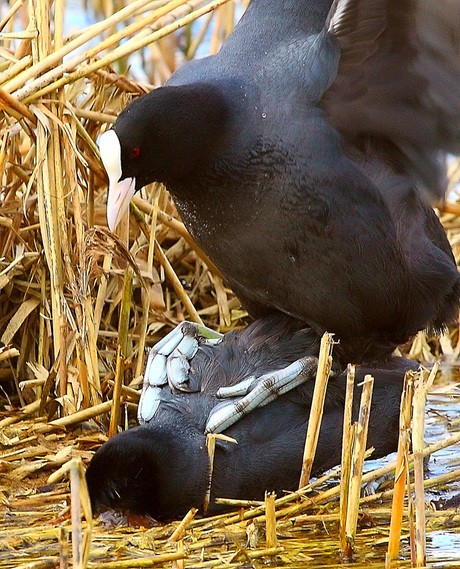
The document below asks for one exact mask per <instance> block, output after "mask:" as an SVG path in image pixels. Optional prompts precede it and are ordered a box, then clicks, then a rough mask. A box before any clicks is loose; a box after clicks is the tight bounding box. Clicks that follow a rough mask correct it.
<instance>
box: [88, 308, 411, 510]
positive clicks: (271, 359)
mask: <svg viewBox="0 0 460 569" xmlns="http://www.w3.org/2000/svg"><path fill="white" fill-rule="evenodd" d="M317 351H318V341H317V336H316V334H315V333H313V332H312V331H311V330H310V329H308V328H305V329H303V330H299V328H298V322H296V321H295V320H293V319H290V318H289V317H286V316H284V315H281V314H275V315H271V316H269V317H265V318H262V319H259V320H257V321H255V322H254V323H252V324H251V325H249V326H248V327H247V328H245V329H244V330H242V331H239V332H229V333H228V334H226V336H225V337H224V339H223V341H222V342H221V343H220V344H218V345H216V346H212V347H210V346H203V347H201V348H200V349H199V351H198V353H197V354H196V356H195V357H194V358H193V360H192V361H191V365H192V372H191V379H190V380H191V381H193V382H195V384H197V385H199V386H200V389H199V391H197V392H191V393H185V392H173V391H172V390H170V389H169V388H165V389H163V390H162V401H161V403H160V406H159V409H158V411H157V413H156V414H155V419H154V420H153V421H152V422H150V423H147V424H145V425H143V426H141V427H136V428H133V429H131V430H129V431H125V432H123V433H121V434H119V435H116V436H114V437H113V438H111V439H110V440H109V441H108V442H107V443H105V444H104V445H103V446H102V447H101V448H100V449H99V451H98V452H97V453H96V454H95V456H94V457H93V459H92V461H91V463H90V465H89V467H88V470H87V474H86V476H87V481H88V486H89V492H90V496H91V501H92V505H93V508H94V510H95V511H97V510H99V509H100V508H101V507H102V506H107V507H111V508H117V509H128V510H130V511H131V512H134V513H143V514H145V513H148V514H150V515H151V516H153V517H154V518H155V519H159V520H165V519H170V518H178V517H181V516H183V515H184V514H185V513H186V512H187V511H188V509H189V508H191V507H192V506H195V507H197V508H201V507H202V505H203V501H204V497H205V494H206V491H207V488H208V480H209V476H208V473H209V461H208V455H207V450H206V437H205V435H204V431H205V425H206V422H207V419H208V416H209V413H210V411H211V409H212V408H213V407H214V406H215V405H216V403H218V399H217V398H216V396H215V393H216V391H217V389H218V388H219V387H222V386H228V385H234V384H235V383H238V382H239V381H241V380H242V379H244V378H246V377H248V376H250V375H256V376H258V375H261V374H264V373H266V372H268V371H273V370H278V369H282V368H284V367H286V366H287V365H289V364H290V363H292V362H294V361H296V360H297V359H298V358H300V357H302V356H304V355H308V354H313V353H317ZM414 366H415V364H414V363H413V362H410V361H408V360H404V359H402V358H393V359H391V360H389V361H388V362H387V363H385V364H382V365H381V366H380V367H378V368H374V369H366V368H364V367H361V368H358V370H357V383H358V382H359V381H360V380H362V379H363V376H364V374H366V373H371V374H372V375H373V376H374V377H375V378H376V383H375V385H374V395H373V406H372V411H371V417H370V428H369V439H368V446H369V447H370V446H374V447H375V452H374V455H373V456H374V457H380V456H382V455H385V454H387V453H389V452H392V451H394V450H396V446H397V438H398V417H399V403H400V396H401V390H402V385H403V381H402V378H403V377H404V373H405V371H406V370H407V369H413V368H414ZM345 380H346V378H345V374H342V375H340V376H338V377H336V378H335V379H332V378H331V379H330V382H329V387H328V391H327V396H326V404H325V409H324V415H323V423H322V429H321V434H320V439H319V446H318V450H317V454H316V458H315V462H314V465H313V475H317V474H319V473H320V472H322V471H324V470H326V469H328V468H330V467H332V466H334V465H336V464H339V463H340V455H341V445H342V441H341V438H342V421H343V409H344V397H345ZM313 387H314V381H313V380H311V381H309V382H307V383H305V384H304V385H302V386H300V387H298V388H296V389H294V390H293V391H291V392H289V393H288V394H286V395H283V396H281V397H280V398H279V399H277V400H276V401H274V402H272V403H270V404H268V405H267V406H265V407H262V408H259V409H256V410H255V411H253V412H252V413H250V414H249V415H247V416H246V417H244V418H243V419H241V420H240V421H239V422H237V423H236V424H235V425H233V426H232V427H230V428H229V429H228V430H226V431H225V434H226V435H229V436H231V437H234V438H235V439H236V440H237V441H238V444H237V445H235V444H232V443H227V442H222V441H218V442H217V448H216V455H215V461H214V471H213V477H212V485H211V503H210V508H209V513H215V512H216V511H218V509H219V507H218V506H216V504H215V503H214V498H215V497H226V498H239V499H263V496H264V491H265V490H270V491H275V492H277V493H278V494H279V495H281V494H282V492H283V491H285V490H294V489H296V488H297V486H298V483H299V477H300V469H301V461H302V455H303V447H304V443H305V434H306V429H307V424H308V417H309V413H310V405H311V398H312V394H313ZM360 391H361V389H360V388H356V389H355V392H356V394H355V403H356V405H357V404H358V401H359V396H360Z"/></svg>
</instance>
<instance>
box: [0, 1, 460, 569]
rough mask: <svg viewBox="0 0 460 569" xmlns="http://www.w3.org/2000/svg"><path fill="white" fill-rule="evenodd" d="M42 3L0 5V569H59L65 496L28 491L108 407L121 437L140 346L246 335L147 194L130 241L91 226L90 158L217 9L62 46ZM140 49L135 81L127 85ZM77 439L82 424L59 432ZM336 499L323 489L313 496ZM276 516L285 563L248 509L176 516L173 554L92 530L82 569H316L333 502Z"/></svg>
mask: <svg viewBox="0 0 460 569" xmlns="http://www.w3.org/2000/svg"><path fill="white" fill-rule="evenodd" d="M242 4H245V2H242ZM51 6H52V3H51V2H50V1H48V0H29V1H28V2H26V1H25V0H24V1H23V0H17V1H16V2H14V1H12V2H11V3H10V7H9V8H8V9H5V10H3V12H2V13H1V16H2V19H1V20H0V58H1V59H0V179H1V187H0V342H1V344H2V346H3V347H1V348H0V405H1V407H0V449H1V451H0V473H1V482H0V499H1V502H2V506H1V507H0V509H2V510H3V513H2V518H3V519H2V522H1V537H0V566H1V567H18V566H21V564H25V563H28V562H30V561H33V562H34V565H33V566H34V567H37V568H38V567H55V566H57V564H58V563H59V559H61V563H64V562H65V559H66V558H67V555H68V553H67V545H66V544H67V534H66V531H67V530H60V529H59V526H62V527H63V528H67V527H69V523H70V522H69V519H70V507H69V500H70V498H69V491H68V485H67V484H66V483H64V482H62V483H59V484H57V485H56V486H54V487H53V489H52V491H51V492H45V491H44V489H40V486H41V485H45V483H46V476H47V475H48V473H49V472H50V471H54V470H56V469H57V468H59V467H60V466H62V465H63V464H65V463H66V462H67V461H68V460H69V459H75V458H81V459H82V460H83V461H84V462H85V463H87V461H88V460H89V459H90V457H91V455H92V451H94V450H95V449H96V448H97V447H98V446H99V445H100V444H101V443H102V442H103V440H105V437H104V436H103V435H101V434H100V433H94V432H92V431H85V430H84V428H85V427H88V428H89V427H91V425H94V419H97V421H98V422H99V423H101V422H102V423H103V424H105V425H107V424H108V420H109V416H108V413H109V412H110V410H111V409H112V407H113V403H112V400H113V393H115V394H116V397H115V399H116V401H117V402H118V401H120V399H121V401H122V408H121V409H118V408H116V409H115V413H114V414H113V415H112V421H113V428H112V430H115V429H116V426H117V425H118V424H119V421H118V416H119V414H120V415H121V417H122V418H121V421H122V422H123V423H125V426H126V424H127V423H128V420H129V410H130V409H131V408H132V407H133V406H134V405H135V404H136V403H137V400H138V393H137V392H136V391H135V390H134V389H133V388H136V387H137V386H138V385H139V376H140V374H141V373H142V371H143V368H144V354H145V348H146V347H149V346H151V345H152V344H153V343H154V342H156V341H157V340H158V339H159V338H160V337H161V336H163V335H164V334H165V333H166V332H167V331H168V330H169V329H170V328H172V327H174V326H175V325H176V324H178V323H179V322H180V321H182V320H184V319H185V318H187V319H193V320H195V321H200V320H202V321H203V322H204V323H205V324H206V325H207V326H210V327H212V328H215V329H218V330H220V331H227V330H228V329H230V328H233V327H238V326H243V325H244V324H245V313H244V311H242V310H241V308H240V307H239V303H238V301H237V299H236V298H235V296H234V295H233V293H232V292H231V291H230V290H229V289H227V288H226V287H225V285H224V284H223V282H222V279H221V277H220V275H219V273H218V271H217V270H216V268H215V267H214V266H213V265H212V264H211V263H209V262H208V261H207V260H206V257H205V255H204V254H203V253H202V252H201V251H200V250H199V248H198V247H196V245H195V244H194V243H193V240H192V239H191V237H190V235H189V234H188V233H187V231H186V230H185V228H184V226H183V224H182V223H181V221H180V220H179V219H178V217H177V213H176V210H175V207H174V204H173V202H172V201H171V199H170V197H169V195H168V194H167V192H166V191H165V189H164V188H163V187H160V186H158V185H152V186H150V187H149V188H147V189H146V190H145V191H144V193H143V195H142V196H141V197H137V198H136V199H135V200H134V204H135V206H134V207H133V210H132V213H133V215H132V216H131V223H130V225H129V231H128V229H127V228H126V227H125V229H124V231H123V230H122V232H121V233H120V235H121V237H119V238H117V237H115V236H113V235H111V234H110V233H109V232H108V231H107V230H106V229H105V228H106V219H105V205H104V204H105V201H106V191H107V180H106V176H105V173H104V169H103V167H102V164H101V162H100V158H99V154H98V150H97V145H96V142H97V138H98V136H99V134H100V133H101V132H103V131H104V130H105V129H106V128H108V127H109V126H110V124H111V122H113V121H114V119H115V117H116V115H117V114H118V113H119V111H120V110H121V109H122V108H123V107H124V106H125V105H126V104H127V103H128V102H129V101H130V100H131V99H132V98H134V97H137V96H139V95H140V94H143V93H144V92H146V91H147V90H148V89H150V88H151V86H155V85H158V84H160V83H162V82H163V81H164V80H165V79H166V78H167V77H168V76H169V74H170V73H171V72H172V71H174V68H175V66H176V65H178V64H180V62H181V61H183V60H185V59H188V58H191V57H193V56H194V54H195V53H196V51H197V49H198V47H199V45H200V43H201V42H202V41H203V37H204V34H205V32H206V31H207V30H208V31H209V32H210V38H211V40H210V51H211V52H215V51H216V49H218V47H219V45H220V44H221V42H222V41H223V39H224V38H225V37H226V35H227V34H228V33H229V31H230V30H231V28H232V26H233V22H234V19H235V7H234V5H233V3H231V2H228V3H227V0H217V1H212V2H210V1H207V2H205V1H202V0H188V1H186V0H175V1H172V2H166V0H135V1H134V2H131V3H126V6H125V7H123V6H122V2H121V1H119V2H117V3H116V4H112V3H111V2H109V1H106V2H103V3H100V4H98V5H97V6H96V2H94V6H93V7H94V8H95V9H96V10H98V11H99V13H100V14H101V15H102V14H104V16H105V19H103V20H101V21H100V22H98V23H96V24H93V25H91V26H89V27H88V28H87V29H85V30H74V31H72V32H70V33H67V34H66V35H64V32H63V21H64V16H65V12H64V2H63V0H55V2H54V6H53V8H52V7H51ZM214 9H215V10H214ZM51 10H53V11H52V12H51ZM212 10H214V11H212ZM200 16H203V18H202V19H201V20H200V22H199V23H198V25H197V28H194V29H193V30H192V28H191V22H192V21H193V20H195V19H196V18H198V17H200ZM179 29H180V30H181V33H180V34H177V33H174V32H176V31H177V30H179ZM141 48H143V49H142V51H141V52H140V53H141V59H142V60H143V63H145V67H146V69H147V70H148V82H147V83H148V84H145V82H142V81H138V80H135V79H133V78H132V75H131V74H130V73H129V72H128V71H127V70H128V69H129V67H130V65H132V64H134V65H136V58H135V57H133V55H132V54H133V53H134V52H136V53H139V50H140V49H141ZM450 179H451V183H452V187H453V186H454V184H455V183H458V181H459V180H460V161H458V160H457V161H455V162H454V163H453V164H452V166H451V169H450ZM443 211H444V213H443V214H442V220H443V223H444V225H445V227H446V230H447V232H448V235H449V238H450V240H451V243H452V245H453V248H454V252H455V255H456V257H457V259H458V258H459V257H460V205H459V204H457V203H452V202H447V203H446V204H445V206H444V210H443ZM406 351H407V353H408V354H410V356H412V357H416V358H421V359H423V360H424V361H433V360H434V359H436V358H437V357H439V356H442V357H443V359H444V361H447V362H450V363H451V364H452V365H454V364H455V363H456V362H457V360H458V356H459V352H460V337H459V334H458V329H453V330H451V331H450V332H449V333H446V334H445V335H444V336H443V337H441V338H440V339H439V340H433V339H429V338H427V337H426V336H425V335H424V334H423V333H420V334H419V335H418V336H417V338H416V339H415V340H414V341H413V342H412V343H411V345H410V346H407V347H406ZM120 392H121V398H120V397H118V393H120ZM120 411H121V413H120ZM76 425H83V426H82V427H80V428H79V430H77V431H72V430H71V429H73V428H74V427H75V426H76ZM82 429H83V430H82ZM366 476H367V475H365V476H364V479H366ZM307 488H309V487H308V486H307ZM338 494H339V491H338V487H334V488H333V489H331V490H326V491H325V494H324V495H323V499H324V500H326V499H327V500H330V499H332V498H334V499H336V498H337V496H338ZM320 496H321V495H320ZM275 507H276V517H277V519H278V526H277V529H278V536H279V535H280V533H281V535H282V538H283V540H282V542H281V544H282V546H283V547H284V549H285V551H287V550H289V552H290V553H289V555H287V554H286V553H283V551H282V549H280V548H278V549H276V550H270V551H267V550H263V549H256V550H254V551H253V550H251V549H248V548H247V547H246V542H247V528H246V524H247V520H249V519H253V518H256V521H257V518H258V517H259V518H260V519H259V521H258V523H260V522H261V521H263V520H264V518H263V514H264V508H263V507H262V506H261V507H259V508H257V507H252V508H250V507H249V506H247V507H246V510H245V512H244V513H242V514H241V515H240V514H233V515H232V516H230V517H229V516H226V517H219V518H217V519H208V520H199V519H198V520H193V521H192V522H191V523H190V526H189V529H188V530H187V531H186V533H185V538H184V540H183V543H182V546H180V543H181V542H182V540H179V541H178V542H177V545H176V544H175V543H173V542H170V541H166V538H167V537H169V536H170V535H171V534H172V533H173V531H174V529H175V527H176V525H177V524H176V525H174V524H173V525H168V526H164V527H163V526H162V527H154V528H152V529H149V530H145V531H143V532H141V533H140V534H138V533H133V532H131V531H130V530H127V529H123V528H118V529H116V530H114V531H112V532H106V531H104V530H103V528H102V527H101V526H100V525H96V526H95V529H94V533H93V547H92V551H91V554H90V566H96V563H97V566H103V565H101V564H100V563H99V561H101V560H104V561H108V560H109V559H114V560H116V561H115V565H113V566H116V567H121V566H122V563H121V560H122V559H125V560H126V559H130V560H131V561H128V562H127V565H126V566H135V563H134V561H133V560H134V559H137V560H138V561H139V563H140V565H139V566H147V565H148V564H152V563H155V562H161V563H164V562H166V560H165V558H164V557H163V558H161V556H162V555H167V556H169V557H167V559H168V560H169V562H170V561H171V560H173V559H176V560H178V559H180V558H181V557H183V556H184V555H185V556H186V562H185V564H186V566H187V567H192V566H193V567H203V568H204V567H211V566H213V567H218V566H219V565H225V566H226V567H236V566H240V565H241V564H244V563H254V559H256V558H258V557H261V556H266V555H275V554H276V555H278V559H279V560H280V561H281V562H289V563H292V562H294V561H295V562H298V563H301V564H305V563H309V562H310V561H311V560H313V562H315V559H318V558H319V557H318V556H321V560H322V561H321V563H322V565H324V563H325V560H327V559H329V560H330V564H331V565H334V564H335V562H336V560H337V556H336V550H337V539H336V537H328V536H327V533H326V532H325V531H323V530H324V529H325V530H328V529H329V528H332V529H333V530H334V531H333V534H334V535H336V530H337V520H338V505H337V503H336V502H334V504H333V505H332V506H331V505H327V503H325V502H322V501H321V500H318V499H314V500H313V499H312V498H311V497H308V498H306V497H305V495H304V494H293V495H291V496H288V497H282V498H278V500H276V502H275ZM305 512H308V513H307V514H305ZM312 512H313V513H312ZM371 515H372V519H373V521H374V522H375V523H376V524H384V525H385V527H382V529H381V530H380V529H379V531H378V532H375V533H374V534H372V535H371V537H370V538H369V535H366V533H365V531H361V532H359V534H358V536H357V538H356V551H358V552H359V550H360V543H362V541H363V540H369V539H370V540H371V542H373V543H374V542H375V544H376V547H377V550H378V549H379V546H378V544H377V542H378V541H379V539H380V538H377V535H378V534H379V532H381V534H382V535H383V537H384V539H385V540H386V539H387V534H388V531H387V524H388V520H389V515H390V514H389V509H388V508H386V509H385V510H381V509H380V510H379V509H376V508H375V507H374V508H373V510H372V514H371ZM300 516H302V518H301V517H300ZM449 516H450V517H449ZM288 518H289V521H279V520H280V519H286V520H287V519H288ZM433 520H435V522H436V523H437V524H438V525H441V526H442V524H443V523H444V524H446V525H447V524H448V523H450V524H457V525H458V523H459V520H458V514H457V513H456V512H454V511H452V512H443V514H442V516H440V515H439V514H438V513H433V514H430V513H429V512H428V513H427V524H428V526H430V523H432V522H433ZM406 521H407V520H406ZM299 524H301V527H300V528H299V527H298V526H299ZM403 526H404V524H403ZM404 528H405V529H404ZM404 528H403V530H404V531H406V532H407V531H408V530H407V523H406V525H405V526H404ZM252 529H254V528H252ZM259 529H260V528H259ZM248 531H249V530H248ZM254 531H255V533H257V528H256V529H255V530H254ZM271 531H272V530H271ZM305 536H308V537H309V549H308V552H306V551H304V543H305V541H304V539H305ZM314 537H318V538H319V541H318V542H316V541H315V540H314V539H312V538H314ZM179 547H182V549H184V548H185V553H182V552H181V551H179V552H178V548H179ZM153 549H155V552H154V553H152V551H151V550H153ZM146 552H148V553H146ZM158 556H160V557H158ZM383 556H384V550H383V549H381V550H380V551H377V552H376V553H375V554H373V553H368V554H366V556H364V555H362V558H361V559H358V560H359V561H360V562H362V563H368V562H375V563H376V564H375V565H373V566H375V567H378V566H383V563H382V559H383ZM176 564H177V566H178V567H179V566H180V561H176ZM31 566H32V565H31ZM107 566H108V565H107ZM316 566H319V565H318V564H317V565H316ZM357 567H359V564H358V565H357Z"/></svg>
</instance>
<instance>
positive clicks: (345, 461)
mask: <svg viewBox="0 0 460 569" xmlns="http://www.w3.org/2000/svg"><path fill="white" fill-rule="evenodd" d="M354 386H355V366H352V365H348V370H347V388H346V392H345V409H344V416H343V435H342V462H341V468H340V549H341V550H342V551H345V549H346V547H347V536H346V531H345V525H346V520H347V512H348V502H349V491H350V476H351V458H352V448H353V439H354V426H353V425H352V414H353V389H354Z"/></svg>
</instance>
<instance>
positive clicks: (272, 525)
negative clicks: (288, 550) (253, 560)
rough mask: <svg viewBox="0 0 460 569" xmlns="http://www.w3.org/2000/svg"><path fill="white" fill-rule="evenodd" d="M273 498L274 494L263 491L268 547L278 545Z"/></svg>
mask: <svg viewBox="0 0 460 569" xmlns="http://www.w3.org/2000/svg"><path fill="white" fill-rule="evenodd" d="M275 499H276V494H274V493H269V492H265V527H266V532H265V535H266V541H267V548H268V549H271V548H276V547H278V539H277V537H276V515H275Z"/></svg>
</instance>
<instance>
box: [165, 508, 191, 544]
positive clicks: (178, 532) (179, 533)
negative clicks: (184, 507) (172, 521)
mask: <svg viewBox="0 0 460 569" xmlns="http://www.w3.org/2000/svg"><path fill="white" fill-rule="evenodd" d="M196 512H197V509H196V508H192V509H191V510H189V511H188V512H187V513H186V514H185V516H184V518H183V519H182V521H181V522H180V524H179V525H178V526H177V528H176V529H175V530H174V533H173V534H172V536H171V537H170V538H169V539H170V540H171V541H180V540H182V539H183V537H184V535H185V531H186V530H187V528H188V527H189V525H190V522H191V521H192V520H193V519H194V517H195V515H196Z"/></svg>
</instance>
